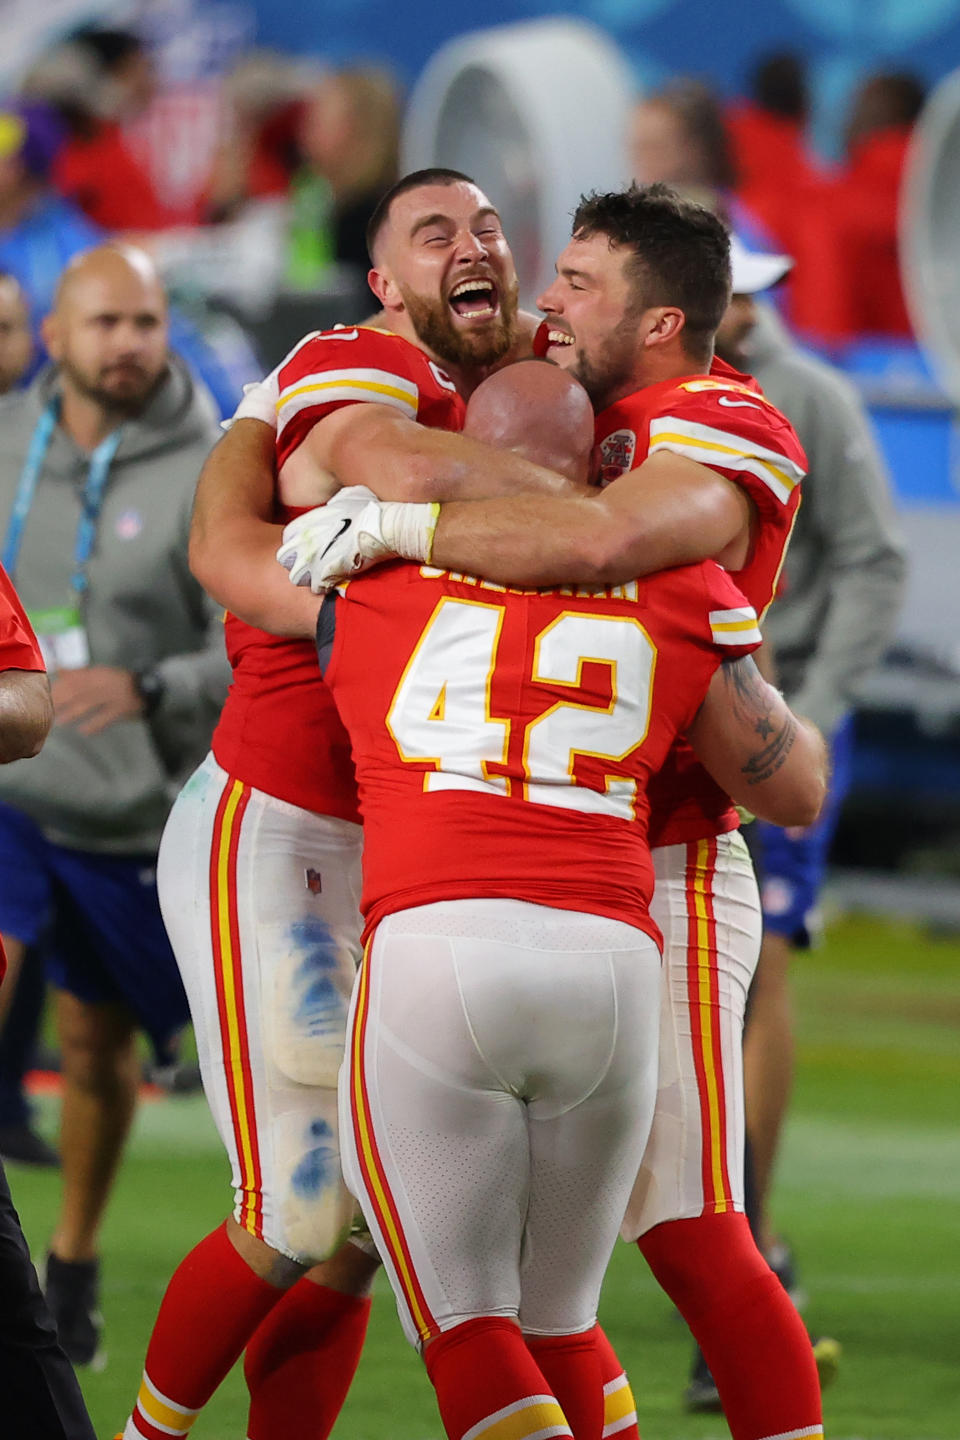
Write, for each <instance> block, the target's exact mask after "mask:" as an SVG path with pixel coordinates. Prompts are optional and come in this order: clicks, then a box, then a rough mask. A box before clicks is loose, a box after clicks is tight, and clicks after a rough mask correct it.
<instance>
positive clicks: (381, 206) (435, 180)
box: [367, 165, 477, 265]
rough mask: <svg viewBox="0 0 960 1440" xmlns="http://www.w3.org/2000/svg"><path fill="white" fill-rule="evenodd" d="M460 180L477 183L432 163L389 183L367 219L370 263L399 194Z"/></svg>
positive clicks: (460, 173) (466, 176) (471, 183)
mask: <svg viewBox="0 0 960 1440" xmlns="http://www.w3.org/2000/svg"><path fill="white" fill-rule="evenodd" d="M460 181H465V182H466V183H467V184H468V185H475V184H476V183H477V182H476V181H475V180H471V178H470V176H469V175H464V174H463V172H462V171H460V170H447V169H446V168H445V167H444V166H442V165H432V166H430V167H429V169H426V170H412V171H411V172H410V174H409V175H402V176H401V177H400V179H399V180H398V181H397V183H396V185H391V187H390V189H389V190H388V191H387V192H386V193H385V194H384V195H381V196H380V199H379V200H378V201H377V206H376V209H375V210H374V212H373V214H372V215H371V216H370V219H369V220H368V221H367V254H368V255H369V256H370V263H371V265H372V264H373V263H374V260H373V247H374V246H375V245H376V243H377V236H378V235H379V234H380V231H381V230H382V229H383V227H384V225H385V224H386V223H387V216H388V215H389V213H390V206H391V205H392V204H393V202H394V200H396V199H397V197H398V196H399V195H405V194H406V192H407V191H408V190H419V188H420V186H421V185H457V184H459V183H460Z"/></svg>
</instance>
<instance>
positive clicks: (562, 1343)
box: [524, 1326, 603, 1440]
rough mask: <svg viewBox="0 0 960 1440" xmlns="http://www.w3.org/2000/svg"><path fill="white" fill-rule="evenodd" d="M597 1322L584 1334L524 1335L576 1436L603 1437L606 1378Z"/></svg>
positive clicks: (584, 1438)
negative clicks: (597, 1342)
mask: <svg viewBox="0 0 960 1440" xmlns="http://www.w3.org/2000/svg"><path fill="white" fill-rule="evenodd" d="M597 1328H598V1327H596V1326H594V1328H593V1329H592V1330H586V1331H584V1333H583V1334H581V1335H525V1336H524V1339H525V1340H526V1342H527V1349H528V1350H529V1351H530V1354H531V1355H532V1356H533V1358H534V1360H536V1362H537V1365H538V1366H539V1367H540V1370H541V1372H542V1374H543V1378H544V1379H545V1380H546V1382H547V1384H548V1385H549V1387H550V1389H551V1390H552V1392H553V1394H554V1395H556V1397H557V1400H558V1401H559V1403H560V1408H561V1409H562V1411H563V1413H564V1415H565V1416H566V1419H567V1424H568V1425H569V1426H570V1429H571V1430H572V1431H573V1433H574V1435H575V1436H576V1437H577V1440H601V1437H602V1435H603V1381H602V1380H601V1378H600V1360H599V1357H598V1355H597V1345H596V1331H597Z"/></svg>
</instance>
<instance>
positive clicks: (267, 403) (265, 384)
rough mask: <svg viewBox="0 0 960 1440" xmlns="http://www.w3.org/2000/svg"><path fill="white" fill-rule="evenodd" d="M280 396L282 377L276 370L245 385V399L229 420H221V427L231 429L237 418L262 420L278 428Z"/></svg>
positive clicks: (274, 428) (265, 423) (272, 427)
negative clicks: (280, 377) (278, 402)
mask: <svg viewBox="0 0 960 1440" xmlns="http://www.w3.org/2000/svg"><path fill="white" fill-rule="evenodd" d="M279 398H280V379H279V375H278V373H277V371H276V370H271V371H270V374H269V375H267V376H265V377H264V379H263V380H255V381H254V383H253V384H252V385H244V387H243V399H242V400H241V401H240V404H239V405H238V406H237V408H236V410H234V412H233V414H232V415H231V417H230V419H229V420H222V421H221V422H220V424H221V428H222V429H224V430H229V429H230V426H231V425H232V424H233V422H234V421H235V420H262V421H263V423H264V425H269V426H270V428H271V429H273V430H276V428H277V401H278V400H279Z"/></svg>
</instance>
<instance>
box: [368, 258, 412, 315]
mask: <svg viewBox="0 0 960 1440" xmlns="http://www.w3.org/2000/svg"><path fill="white" fill-rule="evenodd" d="M367 284H368V285H369V286H370V289H371V290H372V291H373V293H374V295H376V297H377V299H378V300H379V301H380V304H381V305H382V306H383V308H384V310H402V309H403V296H402V295H401V294H400V289H399V286H398V285H397V282H396V281H395V280H394V278H393V276H392V275H391V274H390V271H389V270H387V269H386V268H385V267H383V268H381V269H378V268H377V267H376V266H374V268H373V269H372V270H370V271H369V272H368V274H367Z"/></svg>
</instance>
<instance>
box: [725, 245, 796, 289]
mask: <svg viewBox="0 0 960 1440" xmlns="http://www.w3.org/2000/svg"><path fill="white" fill-rule="evenodd" d="M792 267H793V257H792V256H790V255H764V254H761V252H760V251H759V250H748V249H747V247H746V245H744V243H743V241H742V240H739V239H738V238H737V236H736V235H731V236H730V268H731V270H732V272H733V294H734V295H756V294H758V292H759V291H761V290H769V289H770V286H771V285H776V283H777V281H778V280H782V279H783V277H784V275H786V273H787V271H788V270H790V269H792Z"/></svg>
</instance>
